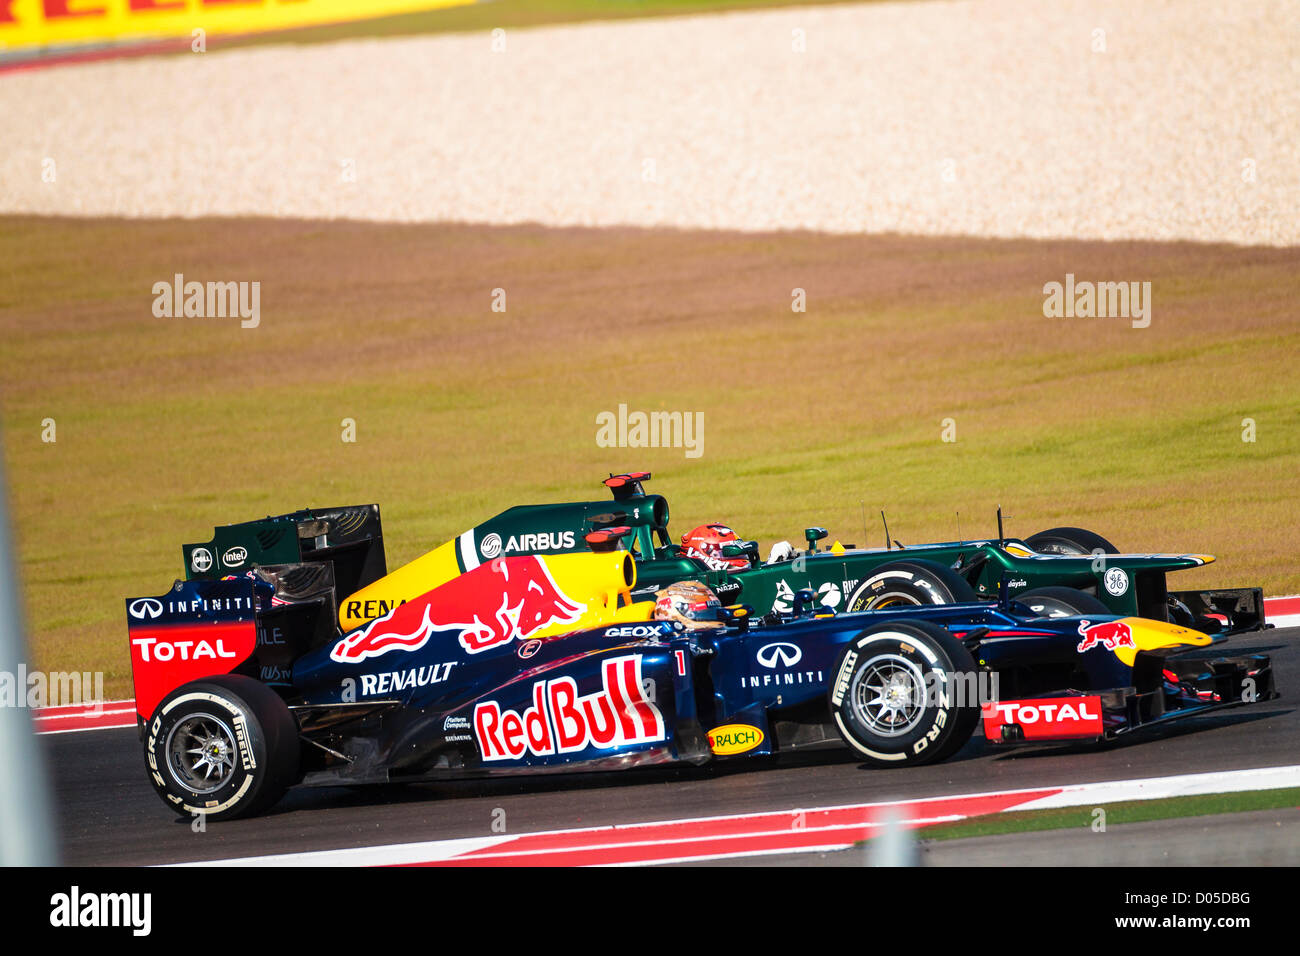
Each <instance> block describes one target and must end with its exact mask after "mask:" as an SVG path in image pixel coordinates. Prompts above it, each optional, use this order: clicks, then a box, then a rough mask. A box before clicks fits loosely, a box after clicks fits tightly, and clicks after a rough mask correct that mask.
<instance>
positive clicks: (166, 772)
mask: <svg viewBox="0 0 1300 956" xmlns="http://www.w3.org/2000/svg"><path fill="white" fill-rule="evenodd" d="M144 754H145V764H146V766H147V767H148V770H149V780H150V782H151V783H152V784H153V788H154V790H155V791H156V792H157V793H158V796H159V797H161V798H162V801H163V802H164V803H166V804H167V805H168V806H169V807H171V808H172V809H173V810H175V811H176V812H177V813H180V814H186V813H190V814H203V815H204V816H205V817H207V818H208V819H211V820H229V819H234V818H236V817H242V816H250V815H252V814H255V813H260V812H261V811H263V810H266V809H267V808H269V807H270V806H271V805H272V804H274V803H275V802H276V801H277V800H279V799H280V797H282V796H283V795H284V792H285V790H286V789H288V787H289V786H290V785H291V784H293V783H294V782H295V781H296V780H297V776H298V757H299V743H298V725H297V723H296V721H295V720H294V719H293V715H292V714H290V713H289V708H288V707H287V706H286V705H285V703H284V701H283V700H281V699H280V697H279V696H278V695H277V694H276V693H275V692H274V691H272V690H271V689H270V688H268V687H267V686H266V685H265V684H262V683H259V682H258V681H255V680H253V679H252V678H249V677H241V676H235V675H227V676H220V677H207V678H204V679H203V680H197V681H192V682H191V683H189V684H185V685H182V686H181V687H178V688H177V689H176V690H174V691H172V692H171V693H170V694H168V695H167V696H166V697H165V698H164V699H163V701H162V703H161V704H159V706H158V709H157V710H156V711H154V714H153V717H152V718H150V720H149V724H148V727H147V728H146V732H145V743H144Z"/></svg>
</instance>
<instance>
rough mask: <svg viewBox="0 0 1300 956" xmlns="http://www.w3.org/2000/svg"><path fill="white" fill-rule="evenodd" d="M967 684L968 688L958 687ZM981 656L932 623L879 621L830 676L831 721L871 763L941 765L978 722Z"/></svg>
mask: <svg viewBox="0 0 1300 956" xmlns="http://www.w3.org/2000/svg"><path fill="white" fill-rule="evenodd" d="M959 685H961V686H959ZM977 686H978V682H977V669H976V667H975V660H974V658H972V657H971V654H970V651H968V650H967V649H966V648H965V647H964V646H963V645H962V644H961V642H960V641H958V640H957V639H956V638H955V637H953V636H952V635H951V634H950V633H948V631H946V630H945V629H944V628H942V627H939V626H938V625H937V624H930V623H929V622H926V621H910V622H898V623H893V624H877V625H876V626H875V627H870V628H867V630H865V631H863V632H862V633H861V634H859V635H858V636H857V637H856V638H854V639H853V640H852V641H850V642H849V643H848V644H847V645H846V646H845V648H844V650H843V652H842V653H841V654H840V658H839V661H838V663H837V664H836V667H835V671H834V676H833V678H832V680H831V685H830V690H829V692H828V694H829V703H830V711H831V716H832V719H833V720H834V723H835V726H836V727H837V728H838V729H839V732H840V736H842V737H843V738H844V740H845V742H846V743H847V744H848V745H849V746H850V747H852V748H853V749H854V750H856V751H857V752H858V753H859V754H861V755H862V756H863V757H864V758H865V759H866V761H867V762H868V763H870V764H873V765H877V766H881V767H904V766H916V765H918V764H926V763H936V762H938V761H940V760H944V759H946V758H948V757H951V756H952V755H953V754H954V753H956V752H957V751H958V750H960V749H961V748H962V746H963V745H964V744H965V743H966V741H967V740H969V739H970V736H971V734H972V733H973V732H974V730H975V725H976V723H978V721H979V714H980V703H979V699H978V694H977V692H976V691H977Z"/></svg>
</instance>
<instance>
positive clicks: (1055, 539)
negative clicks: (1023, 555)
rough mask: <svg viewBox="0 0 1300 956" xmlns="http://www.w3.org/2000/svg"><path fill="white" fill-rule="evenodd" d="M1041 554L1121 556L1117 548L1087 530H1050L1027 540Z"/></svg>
mask: <svg viewBox="0 0 1300 956" xmlns="http://www.w3.org/2000/svg"><path fill="white" fill-rule="evenodd" d="M1025 544H1027V545H1029V546H1030V547H1031V548H1033V549H1034V550H1035V551H1037V552H1038V553H1039V554H1096V553H1098V552H1101V553H1102V554H1119V548H1117V547H1115V546H1114V545H1113V544H1111V543H1110V542H1109V541H1107V540H1106V539H1105V538H1103V537H1102V536H1101V535H1099V534H1097V532H1095V531H1089V530H1088V529H1087V528H1049V529H1047V530H1046V531H1040V532H1038V533H1037V534H1031V535H1030V536H1029V537H1028V538H1026V539H1025Z"/></svg>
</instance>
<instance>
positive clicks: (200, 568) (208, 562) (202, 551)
mask: <svg viewBox="0 0 1300 956" xmlns="http://www.w3.org/2000/svg"><path fill="white" fill-rule="evenodd" d="M190 567H191V568H192V569H193V570H195V571H197V572H199V573H200V574H202V573H203V572H204V571H206V570H208V568H210V567H212V552H211V551H209V550H208V549H207V548H195V549H194V550H193V551H191V552H190Z"/></svg>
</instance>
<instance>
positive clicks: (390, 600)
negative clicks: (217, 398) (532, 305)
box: [185, 472, 1267, 633]
mask: <svg viewBox="0 0 1300 956" xmlns="http://www.w3.org/2000/svg"><path fill="white" fill-rule="evenodd" d="M649 478H650V475H649V473H648V472H637V473H632V474H624V475H611V476H610V477H609V478H607V479H605V481H604V484H605V486H606V487H607V488H608V489H609V490H610V492H611V493H612V494H613V501H610V500H609V499H605V500H603V501H580V502H570V503H563V504H537V505H518V506H516V507H513V508H509V509H507V510H506V511H503V512H501V513H500V514H498V515H497V516H496V517H494V518H490V519H488V520H487V521H484V522H483V523H482V524H479V525H477V526H476V527H474V528H471V529H470V530H468V531H466V532H464V533H463V534H461V535H459V536H457V537H456V538H454V539H453V540H451V541H448V542H446V543H445V544H443V545H441V546H440V547H438V548H435V549H434V550H433V551H430V552H429V553H428V554H425V555H424V556H422V557H420V558H417V559H416V560H415V561H413V562H411V563H410V564H408V565H405V566H404V567H402V568H399V569H397V570H395V571H393V572H392V573H385V571H386V569H384V568H382V567H379V566H376V567H374V568H370V569H368V571H367V573H364V574H360V575H353V576H352V577H353V578H354V580H353V581H352V582H351V586H348V585H347V584H345V582H343V581H340V582H339V590H338V599H339V604H338V619H339V624H340V626H341V627H342V628H343V629H344V630H348V629H350V628H352V627H357V626H360V625H361V624H364V623H366V622H367V621H369V620H373V619H374V618H375V617H377V616H379V615H381V614H384V613H387V612H388V611H389V610H391V609H392V608H393V607H395V606H396V605H398V604H401V603H405V602H406V601H409V600H411V599H412V598H414V597H417V596H418V595H419V594H421V593H423V592H424V591H427V590H428V588H429V587H431V586H436V584H437V583H438V582H440V581H442V580H449V579H450V578H452V577H455V576H457V575H459V574H462V573H464V572H466V571H469V570H472V569H473V568H476V567H478V566H479V565H480V564H482V563H484V562H488V561H492V560H494V559H496V558H498V557H513V556H515V555H521V554H541V555H550V554H564V553H573V552H582V551H587V550H610V549H613V548H623V549H626V550H628V551H630V552H631V553H632V554H633V555H634V556H635V557H636V559H637V567H636V570H637V574H636V588H635V590H634V591H633V592H632V594H633V597H634V599H636V600H653V599H654V597H655V594H656V592H657V591H659V589H660V588H663V587H666V586H667V585H669V584H671V583H673V582H675V581H683V580H699V581H703V582H705V583H707V584H708V585H710V586H711V587H712V588H713V589H714V590H715V591H716V592H717V593H718V596H719V597H720V598H721V599H722V601H723V602H724V603H727V604H735V603H739V602H741V601H743V602H744V603H745V604H747V605H749V606H750V607H752V608H753V613H754V614H755V615H756V616H765V615H773V616H775V617H781V616H783V615H787V614H789V613H790V612H792V611H793V604H794V594H795V593H796V592H798V591H800V590H803V589H806V588H807V589H812V590H813V591H815V592H817V594H818V595H819V600H820V601H821V603H823V604H825V605H827V606H829V607H831V608H834V609H835V610H837V611H864V610H874V609H877V608H884V607H890V606H896V605H903V604H915V605H924V604H959V603H965V602H970V601H976V600H981V599H984V600H996V599H997V596H998V593H999V590H1000V589H1004V590H1005V592H1006V593H1007V594H1008V595H1009V596H1012V597H1014V598H1015V599H1016V600H1017V601H1019V602H1021V603H1022V604H1026V605H1028V606H1029V607H1031V608H1033V609H1034V610H1036V611H1038V612H1039V613H1040V614H1041V615H1042V616H1047V617H1053V616H1063V615H1073V614H1102V613H1108V614H1127V615H1137V616H1140V617H1145V618H1152V619H1155V620H1161V621H1169V622H1171V623H1174V624H1179V625H1183V626H1187V627H1193V628H1196V629H1197V630H1200V631H1203V632H1207V633H1236V632H1242V631H1253V630H1258V629H1260V628H1262V627H1266V626H1267V625H1266V624H1265V621H1264V605H1263V595H1262V592H1261V590H1260V589H1259V588H1232V589H1215V590H1202V591H1171V590H1169V588H1168V586H1167V584H1166V576H1167V575H1168V574H1169V573H1170V572H1171V571H1179V570H1182V569H1185V568H1195V567H1200V566H1202V565H1205V564H1208V563H1209V562H1211V561H1213V560H1214V558H1213V557H1212V556H1211V555H1207V554H1121V553H1120V552H1119V551H1118V549H1117V548H1115V546H1114V545H1112V544H1111V543H1110V542H1109V541H1107V540H1106V539H1105V538H1103V537H1101V536H1100V535H1098V534H1095V533H1093V532H1090V531H1086V530H1084V529H1081V528H1053V529H1050V530H1048V531H1041V532H1039V533H1037V534H1033V535H1030V536H1029V537H1027V538H1024V539H1023V540H1022V539H1018V538H1010V537H1005V536H1004V535H1003V534H1002V533H1001V524H1002V522H1001V517H1000V516H999V519H998V525H999V529H998V535H997V537H995V538H986V539H978V540H970V541H948V542H943V543H938V544H920V545H912V544H909V545H906V546H903V545H900V544H898V543H897V542H895V541H890V542H888V546H886V547H882V548H858V547H854V546H847V547H846V546H843V545H840V544H839V543H838V542H836V543H834V544H833V545H831V546H830V547H825V546H824V539H826V538H827V537H828V535H827V532H826V530H825V529H823V528H819V527H811V528H808V529H806V530H805V531H804V537H805V540H806V546H805V547H804V548H803V549H795V548H792V547H790V546H789V545H788V544H786V543H785V542H781V543H780V544H779V545H777V546H774V547H773V549H772V552H771V553H770V554H769V556H768V557H767V559H766V561H764V560H763V559H762V558H761V556H760V555H759V550H758V546H757V544H756V543H755V542H753V541H745V540H742V539H740V538H739V537H737V536H735V535H734V533H733V532H731V530H730V529H729V528H726V527H725V526H722V525H716V524H715V525H705V526H701V527H700V528H697V529H695V530H694V531H692V532H690V533H689V534H688V535H685V536H683V541H682V543H681V544H679V543H676V542H674V541H673V540H672V539H671V538H670V537H669V534H668V517H669V510H668V501H667V499H665V498H664V497H663V496H662V495H656V494H647V493H646V491H645V487H644V486H645V483H646V481H647V480H648V479H649ZM340 513H341V514H342V513H343V512H340ZM348 513H350V511H349V512H348ZM358 513H361V512H358ZM364 513H365V515H367V517H366V519H365V521H364V522H362V523H360V524H357V521H358V520H359V519H355V518H354V519H353V520H352V523H353V524H357V526H356V527H355V528H352V527H351V526H349V527H348V528H346V529H344V528H342V526H341V525H340V528H337V529H336V528H333V526H332V523H331V520H330V518H329V513H325V512H297V513H295V514H293V515H282V516H279V517H271V518H265V519H262V520H260V521H252V522H247V523H244V524H239V525H227V526H224V527H220V528H218V529H216V535H215V537H214V538H213V540H212V541H211V542H208V543H207V544H204V545H186V546H185V558H186V566H187V573H188V576H189V577H191V578H195V577H210V576H213V575H221V574H230V573H232V571H234V570H237V569H236V568H235V567H234V566H232V567H230V568H227V567H225V566H224V565H223V563H222V562H223V561H224V555H227V554H231V553H233V554H234V555H235V556H236V557H237V558H238V559H239V566H240V567H242V568H247V567H252V566H253V565H256V564H277V563H279V562H280V561H283V560H286V559H285V557H284V555H283V554H281V553H279V552H281V551H283V550H284V547H285V542H288V544H289V545H293V544H295V543H296V544H297V545H298V546H299V547H298V548H297V549H292V548H291V550H301V551H302V554H303V555H305V554H307V553H308V552H310V551H311V550H312V549H313V548H314V547H320V546H321V544H322V542H325V543H327V544H331V546H333V540H334V538H338V539H339V540H340V541H344V544H343V545H342V548H341V550H343V551H347V550H349V549H353V548H357V547H359V546H360V545H361V543H362V542H361V539H363V538H364V539H374V540H373V541H370V543H371V544H377V545H378V547H377V548H373V547H372V548H368V549H367V551H368V553H369V555H370V558H369V559H374V558H376V556H378V557H377V560H378V561H379V562H380V563H381V564H382V561H383V558H382V534H381V532H380V528H379V509H378V507H377V506H375V505H368V506H365V509H364ZM295 525H296V526H297V534H296V535H293V534H289V533H287V532H288V531H289V529H291V528H294V527H295ZM340 535H342V536H340ZM352 538H356V539H357V540H356V541H352ZM295 539H296V540H295ZM344 539H346V541H345V540H344ZM270 541H275V542H278V544H277V545H276V546H275V547H276V549H277V550H276V553H274V554H272V553H269V552H268V553H267V554H262V551H263V550H265V546H266V543H267V542H270ZM359 553H360V552H359ZM214 555H217V556H223V557H220V558H214V557H213V556H214ZM290 557H291V558H292V559H293V560H299V559H300V556H299V555H297V554H295V555H291V556H290ZM196 558H197V560H196ZM301 559H302V560H310V558H305V557H302V558H301ZM408 592H409V593H408Z"/></svg>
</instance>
